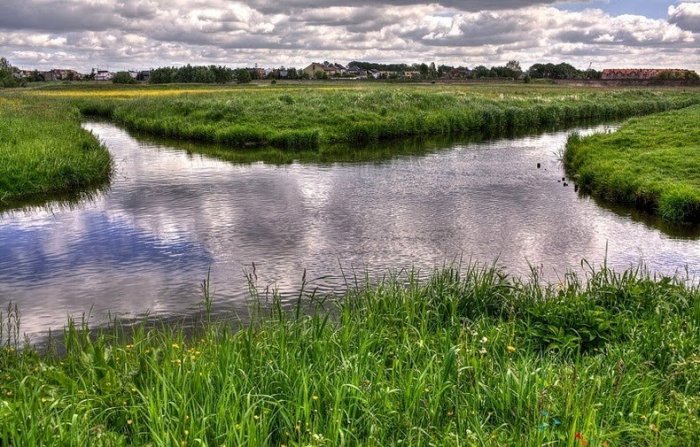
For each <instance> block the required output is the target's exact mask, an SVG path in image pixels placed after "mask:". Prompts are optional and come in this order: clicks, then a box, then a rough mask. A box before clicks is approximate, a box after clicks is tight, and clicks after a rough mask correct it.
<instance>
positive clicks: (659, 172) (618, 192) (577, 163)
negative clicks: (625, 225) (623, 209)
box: [564, 106, 700, 223]
mask: <svg viewBox="0 0 700 447" xmlns="http://www.w3.org/2000/svg"><path fill="white" fill-rule="evenodd" d="M698 122H700V106H693V107H689V108H686V109H683V110H677V111H672V112H668V113H663V114H658V115H653V116H649V117H644V118H636V119H634V120H631V121H629V122H627V123H626V124H624V125H623V126H622V127H621V128H620V129H619V130H618V131H617V132H615V133H612V134H598V135H592V136H589V137H586V138H579V137H577V136H573V137H572V138H570V139H569V142H568V144H567V149H566V152H565V156H564V162H565V167H566V169H567V172H569V173H570V175H572V176H573V177H575V178H576V181H577V182H578V184H579V185H580V187H581V188H582V189H583V190H584V191H586V192H589V193H591V194H593V195H594V196H597V197H600V198H601V199H603V200H606V201H609V202H614V203H620V204H624V205H632V206H637V207H639V208H642V209H645V210H648V211H650V212H652V213H655V214H658V215H659V216H661V217H662V218H663V219H665V220H667V221H671V222H687V223H699V222H700V129H699V128H698V125H697V124H698Z"/></svg>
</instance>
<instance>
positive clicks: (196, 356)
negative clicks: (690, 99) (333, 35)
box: [0, 266, 700, 447]
mask: <svg viewBox="0 0 700 447" xmlns="http://www.w3.org/2000/svg"><path fill="white" fill-rule="evenodd" d="M462 272H463V273H462V274H461V275H460V274H459V273H458V272H457V270H454V269H446V270H443V271H438V272H436V273H435V274H434V275H433V276H432V277H430V278H422V279H421V280H419V278H418V275H417V274H412V273H408V274H406V275H405V276H400V277H393V278H391V279H387V280H385V281H384V282H382V283H379V284H376V285H373V286H367V287H357V288H356V287H353V288H352V289H351V290H350V291H349V292H348V293H347V295H346V296H345V297H343V298H342V299H341V300H339V301H335V300H331V301H325V302H324V301H323V300H322V299H321V297H311V296H309V295H306V294H300V300H299V303H298V304H297V306H296V307H294V306H292V308H291V309H285V308H283V306H282V305H281V304H280V303H279V302H278V301H274V300H273V302H272V305H271V306H268V307H262V306H261V307H257V308H253V309H258V311H255V310H254V311H253V312H252V314H253V315H258V318H254V321H253V323H252V324H250V325H247V326H246V327H245V328H244V329H242V330H236V329H235V327H237V326H238V325H237V321H238V320H236V319H235V318H234V317H232V318H231V320H230V321H228V322H227V321H218V322H211V321H209V319H208V317H207V316H206V315H207V314H206V312H204V313H203V317H202V328H201V329H200V330H198V331H195V332H194V333H193V334H190V335H189V336H185V335H183V332H182V330H179V329H173V328H160V329H159V328H151V329H148V328H146V327H139V328H137V329H136V330H135V331H132V332H129V333H128V335H125V334H124V333H122V332H121V331H120V330H119V329H118V328H119V326H118V325H117V326H116V328H117V329H114V330H107V331H106V332H104V333H102V334H101V335H99V336H97V337H93V336H91V334H90V332H89V331H87V330H86V328H85V327H84V326H80V324H78V325H77V327H76V325H75V324H73V325H71V326H70V327H69V328H68V330H67V332H66V334H65V348H66V352H65V354H64V355H59V354H56V353H55V352H54V351H53V350H52V349H50V348H49V349H48V350H47V351H46V352H42V353H39V352H37V351H35V350H33V349H25V350H17V349H16V348H18V347H19V346H20V345H18V344H17V343H18V341H17V340H18V334H19V333H20V329H18V328H17V326H18V325H21V323H20V321H21V318H20V317H18V316H17V314H16V313H15V311H14V310H13V309H12V308H11V309H9V316H8V315H7V314H6V315H5V317H4V319H3V321H4V323H5V324H4V332H3V336H2V340H3V341H4V343H5V345H6V346H5V348H4V349H3V348H1V347H0V377H1V378H2V381H0V445H49V444H50V445H94V446H122V445H211V446H220V445H226V446H235V445H247V446H256V445H260V446H263V445H265V446H267V445H274V446H308V445H313V446H321V445H328V446H336V445H374V446H387V445H445V446H449V445H455V446H456V445H484V446H503V445H529V446H541V445H553V446H569V447H574V446H576V447H580V446H596V447H603V446H608V447H609V446H629V445H642V446H644V445H648V446H651V445H654V446H688V445H698V444H699V443H700V368H698V365H700V351H699V349H698V346H700V327H699V325H700V291H699V290H698V289H697V288H694V287H689V286H686V285H683V283H680V282H677V281H676V280H674V279H669V278H663V279H660V278H657V279H653V278H650V277H648V276H646V275H645V274H644V273H642V272H640V271H639V270H635V271H627V272H623V273H619V274H616V273H614V272H612V271H610V270H608V269H606V268H603V269H600V270H597V271H593V270H591V272H590V274H589V275H588V276H587V277H586V278H585V279H583V278H577V277H576V276H574V275H568V276H566V277H565V278H563V280H562V283H560V284H558V285H556V286H545V285H542V284H541V283H540V281H539V280H538V279H537V277H536V276H533V277H532V278H531V279H529V280H526V281H521V280H520V279H517V278H512V277H508V276H507V275H505V274H503V273H502V272H500V271H498V270H496V269H493V268H487V267H478V266H471V267H469V268H466V269H463V270H462ZM203 290H205V292H206V291H207V290H208V287H207V286H206V283H205V287H203ZM211 299H212V297H211V296H209V295H208V294H206V293H205V299H204V303H205V305H204V307H205V309H206V308H207V306H208V305H210V303H211ZM252 302H254V303H255V302H258V303H260V304H265V301H264V300H262V297H259V296H257V295H255V294H254V295H253V296H252ZM263 308H264V309H266V310H265V311H264V312H262V311H260V310H261V309H263ZM300 309H307V310H308V309H312V310H311V312H300ZM313 309H316V310H315V311H314V310H313Z"/></svg>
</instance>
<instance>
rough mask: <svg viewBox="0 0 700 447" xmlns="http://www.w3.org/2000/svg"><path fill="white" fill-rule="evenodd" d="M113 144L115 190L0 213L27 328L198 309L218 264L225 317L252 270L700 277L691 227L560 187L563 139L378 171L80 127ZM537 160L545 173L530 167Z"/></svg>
mask: <svg viewBox="0 0 700 447" xmlns="http://www.w3.org/2000/svg"><path fill="white" fill-rule="evenodd" d="M86 126H87V127H88V128H89V129H90V130H92V131H93V132H95V134H96V135H98V136H99V137H100V138H101V139H103V140H104V142H105V143H106V144H107V146H108V147H109V149H110V151H111V152H112V154H113V155H114V158H115V161H116V164H117V172H116V175H115V178H114V179H113V182H112V187H111V189H110V190H109V191H106V192H104V193H102V194H100V195H98V196H97V197H95V198H93V199H92V200H90V201H87V202H84V203H83V204H82V205H81V206H80V207H78V208H73V209H71V208H66V207H58V208H56V209H51V210H39V211H37V210H33V211H23V212H12V213H6V214H3V215H2V216H1V217H0V305H6V304H7V302H8V301H10V300H12V301H14V302H17V303H18V304H19V305H20V308H21V310H22V312H23V325H24V330H25V331H28V332H30V333H32V332H38V331H41V330H45V329H46V328H48V327H54V328H56V327H59V328H60V327H62V325H63V323H64V322H65V318H66V315H68V314H71V315H76V314H77V315H79V314H81V313H83V312H88V311H89V310H90V309H91V308H93V313H94V314H95V315H96V316H97V319H102V318H104V315H106V314H107V312H111V313H112V314H113V315H115V314H116V315H122V316H126V317H138V316H140V315H144V314H145V313H148V312H150V313H151V314H157V315H159V316H163V317H165V318H177V317H178V316H182V315H191V314H193V313H195V312H196V310H197V309H198V307H199V303H200V301H201V296H200V293H199V284H200V281H201V280H202V279H203V278H204V277H205V275H206V273H207V270H208V269H209V268H210V267H211V279H212V283H213V289H214V294H215V299H216V300H217V303H218V304H217V307H216V309H217V312H228V311H231V310H235V309H242V308H244V307H245V303H244V301H245V298H246V296H247V291H248V288H247V282H246V279H245V277H244V274H243V271H244V270H246V269H249V268H250V266H251V265H252V264H253V263H255V264H256V269H257V275H258V278H259V284H260V285H261V286H265V285H267V284H275V285H276V286H277V288H278V289H279V290H280V291H281V292H283V293H287V294H289V295H290V296H291V295H292V294H293V292H295V291H296V290H297V289H298V287H299V285H300V282H301V275H302V273H303V271H304V270H307V275H308V277H309V278H318V279H317V280H315V281H312V284H311V287H318V288H319V289H320V291H321V292H324V291H330V290H333V289H336V288H338V287H340V288H342V287H343V286H344V284H345V279H344V278H343V272H342V270H341V267H342V269H344V271H345V272H346V273H347V272H350V271H352V270H353V269H354V270H355V271H357V272H360V273H361V274H365V273H366V274H367V275H369V276H370V277H377V276H381V275H383V274H385V273H386V272H387V270H390V269H399V268H410V267H412V266H413V267H416V268H420V269H423V270H424V271H429V270H431V269H432V268H433V267H435V266H440V265H443V264H444V263H445V262H449V261H451V260H453V259H460V258H461V259H465V260H469V259H471V260H473V261H479V262H484V263H491V262H493V261H494V259H498V263H499V264H500V265H503V266H505V267H506V268H507V270H508V271H509V272H512V273H521V274H526V273H527V272H528V271H529V268H530V267H529V265H530V264H532V265H535V266H543V267H544V270H545V273H546V274H547V275H548V276H549V277H550V278H556V275H557V274H561V273H563V272H564V271H566V270H567V269H571V268H577V267H578V266H579V262H580V261H581V259H582V258H586V259H588V260H590V261H592V262H593V263H600V262H602V261H603V259H604V257H605V256H606V250H607V257H608V259H607V261H608V264H609V265H612V266H614V267H616V268H627V267H629V266H632V265H637V264H638V263H639V262H645V263H646V264H647V265H648V266H649V268H650V269H652V270H653V271H658V272H663V273H673V272H674V271H676V270H683V269H684V268H685V266H686V265H687V266H688V268H689V271H690V272H691V273H692V274H698V273H700V244H698V243H697V241H695V240H694V238H697V236H698V235H697V234H696V233H692V232H690V233H688V234H676V235H674V237H669V236H667V235H665V234H664V233H662V232H660V231H658V230H656V229H654V228H651V227H650V226H649V225H648V224H647V223H643V222H639V221H636V220H635V219H631V218H630V217H629V216H627V215H622V214H619V213H616V212H613V211H611V210H609V209H606V208H602V207H600V206H598V205H596V203H595V202H594V201H593V200H591V199H589V198H586V197H581V196H579V195H578V194H577V193H576V192H574V189H573V187H571V186H569V187H564V186H563V183H562V182H561V179H562V175H563V174H562V168H561V165H560V163H559V159H558V157H559V156H558V153H559V152H560V150H561V149H562V148H563V145H564V143H565V141H566V136H567V133H566V132H556V133H550V134H545V135H542V136H537V137H527V138H520V139H515V140H498V141H492V142H487V143H478V144H470V145H463V144H457V145H454V146H452V147H451V148H448V149H444V150H440V151H437V152H428V153H423V154H422V155H420V156H415V155H406V154H404V155H400V156H397V157H395V158H392V159H389V160H385V161H383V162H381V163H377V162H364V163H334V164H317V163H311V164H306V163H305V164H300V163H290V164H285V165H268V164H264V163H252V164H245V165H235V164H232V163H228V162H223V161H219V160H217V159H214V158H210V157H207V156H202V155H196V154H194V153H192V152H190V153H189V154H188V153H187V152H186V151H183V150H178V149H174V148H172V147H169V146H164V145H161V144H155V143H152V142H139V141H137V140H135V139H134V138H132V137H130V136H129V135H128V134H127V133H126V132H124V131H123V130H120V129H118V128H117V127H115V126H112V125H110V124H106V123H90V124H87V125H86ZM537 163H540V164H541V168H540V169H537V167H536V166H537Z"/></svg>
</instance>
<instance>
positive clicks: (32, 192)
mask: <svg viewBox="0 0 700 447" xmlns="http://www.w3.org/2000/svg"><path fill="white" fill-rule="evenodd" d="M111 171H112V159H111V157H110V155H109V152H108V151H107V149H106V148H104V147H103V146H102V145H101V144H100V143H99V142H98V141H97V139H96V138H95V137H94V136H93V135H91V134H90V133H89V132H87V131H85V130H83V129H82V128H81V127H80V114H79V113H78V111H77V110H75V109H74V108H70V107H66V106H62V105H56V104H54V103H50V102H47V101H41V100H40V101H29V100H27V98H24V97H20V96H19V95H18V96H15V97H13V96H5V97H0V209H2V208H4V207H7V206H12V205H14V204H18V203H22V202H26V201H32V200H35V199H38V200H40V199H42V198H45V197H47V196H57V195H63V194H76V193H79V192H83V191H85V190H86V189H89V188H94V187H98V186H100V185H103V184H106V183H107V182H108V180H109V176H110V174H111Z"/></svg>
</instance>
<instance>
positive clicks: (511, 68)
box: [506, 60, 523, 79]
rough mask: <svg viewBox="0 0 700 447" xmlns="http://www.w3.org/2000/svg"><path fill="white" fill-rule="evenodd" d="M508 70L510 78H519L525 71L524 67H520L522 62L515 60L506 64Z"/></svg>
mask: <svg viewBox="0 0 700 447" xmlns="http://www.w3.org/2000/svg"><path fill="white" fill-rule="evenodd" d="M506 70H507V71H508V72H509V73H508V74H509V76H508V77H510V78H514V79H517V78H519V77H520V75H521V74H522V73H523V69H522V68H520V62H518V61H516V60H513V61H508V63H507V64H506Z"/></svg>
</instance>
